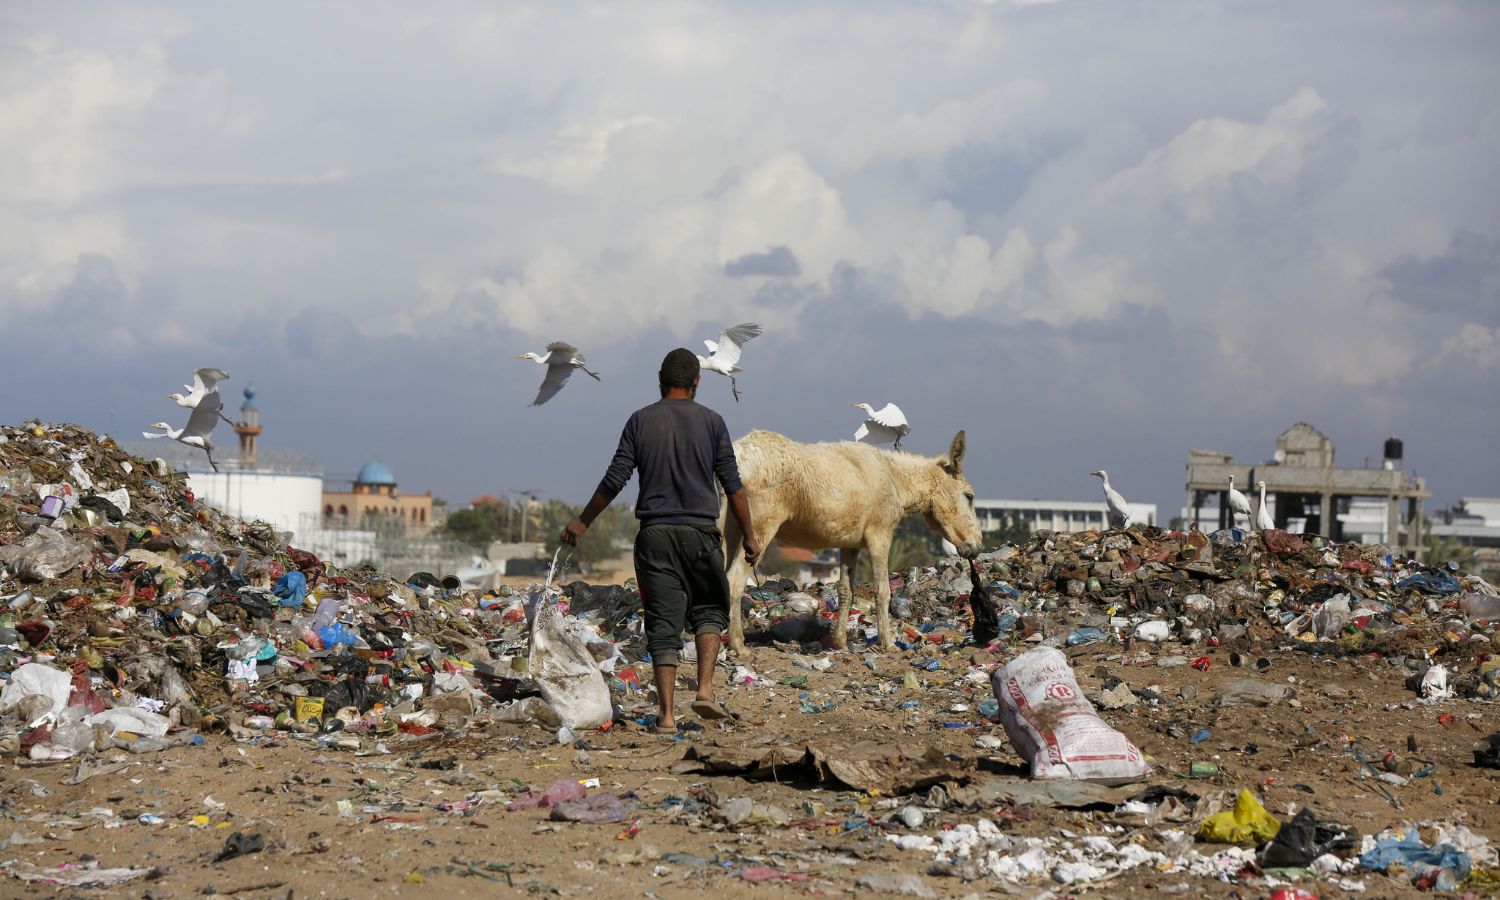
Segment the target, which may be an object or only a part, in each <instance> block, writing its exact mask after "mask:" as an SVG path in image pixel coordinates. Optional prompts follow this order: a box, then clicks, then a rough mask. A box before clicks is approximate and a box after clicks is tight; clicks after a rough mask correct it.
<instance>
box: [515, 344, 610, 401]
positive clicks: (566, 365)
mask: <svg viewBox="0 0 1500 900" xmlns="http://www.w3.org/2000/svg"><path fill="white" fill-rule="evenodd" d="M516 358H517V359H529V360H531V361H532V362H534V363H536V364H537V365H539V366H546V367H547V374H546V376H545V377H544V378H542V386H541V388H540V389H538V390H537V392H536V399H535V400H533V401H531V405H532V406H541V405H542V404H543V403H546V402H547V401H548V400H551V399H552V398H553V397H556V396H557V392H558V391H560V390H562V388H563V385H564V384H566V383H567V381H568V379H569V378H571V377H572V376H573V370H574V369H582V370H583V374H585V375H587V376H589V377H590V378H592V379H594V380H595V381H599V380H600V378H599V376H598V374H597V373H594V372H590V371H589V370H588V369H587V368H586V367H585V366H584V359H583V355H582V354H580V353H579V352H578V348H577V347H574V346H573V345H572V344H567V343H564V342H562V341H553V342H552V343H550V344H548V345H547V352H546V353H523V354H521V355H520V356H518V357H516Z"/></svg>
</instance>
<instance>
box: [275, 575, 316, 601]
mask: <svg viewBox="0 0 1500 900" xmlns="http://www.w3.org/2000/svg"><path fill="white" fill-rule="evenodd" d="M271 593H273V594H275V595H276V596H278V597H280V598H281V605H282V606H301V605H302V601H304V600H306V599H307V576H306V575H303V574H302V573H301V572H298V571H296V570H293V571H291V572H288V573H286V574H285V575H283V576H281V577H280V578H278V579H276V586H275V587H273V588H272V589H271Z"/></svg>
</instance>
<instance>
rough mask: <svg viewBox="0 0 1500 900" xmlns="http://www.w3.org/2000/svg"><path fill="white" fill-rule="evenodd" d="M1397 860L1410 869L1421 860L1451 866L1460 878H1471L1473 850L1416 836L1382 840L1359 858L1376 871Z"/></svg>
mask: <svg viewBox="0 0 1500 900" xmlns="http://www.w3.org/2000/svg"><path fill="white" fill-rule="evenodd" d="M1397 863H1399V864H1400V865H1403V866H1405V867H1407V868H1408V869H1409V868H1411V867H1412V866H1414V865H1417V864H1418V863H1422V864H1426V865H1430V866H1436V867H1438V868H1439V869H1449V870H1451V871H1452V872H1453V877H1454V879H1455V880H1456V881H1463V880H1464V879H1465V878H1468V877H1469V870H1470V868H1471V863H1470V862H1469V854H1467V853H1465V852H1464V851H1462V850H1459V849H1458V848H1457V847H1455V846H1453V845H1452V844H1438V845H1437V846H1436V847H1429V846H1427V845H1426V844H1424V843H1422V842H1421V841H1420V840H1417V839H1416V838H1414V837H1409V838H1406V839H1405V840H1389V841H1382V842H1380V843H1379V844H1376V845H1375V849H1374V850H1371V851H1370V852H1369V853H1366V854H1364V855H1363V856H1361V857H1360V858H1359V865H1360V868H1362V869H1369V870H1370V871H1372V872H1384V871H1385V870H1386V869H1389V868H1390V867H1391V866H1392V865H1395V864H1397Z"/></svg>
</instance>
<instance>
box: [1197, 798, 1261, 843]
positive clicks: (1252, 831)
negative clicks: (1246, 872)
mask: <svg viewBox="0 0 1500 900" xmlns="http://www.w3.org/2000/svg"><path fill="white" fill-rule="evenodd" d="M1280 830H1281V823H1280V822H1278V821H1277V820H1276V817H1275V816H1273V815H1271V814H1270V813H1268V812H1266V808H1265V807H1264V806H1261V804H1260V801H1259V800H1257V799H1255V795H1254V794H1252V793H1250V791H1249V790H1247V789H1244V788H1241V789H1240V795H1239V796H1238V797H1236V798H1235V801H1234V809H1228V810H1225V811H1224V812H1221V813H1214V814H1213V815H1211V816H1209V817H1208V818H1206V819H1204V820H1203V825H1202V826H1200V827H1199V828H1198V836H1199V837H1201V838H1203V839H1204V840H1205V841H1211V842H1212V843H1215V844H1250V843H1257V844H1258V843H1261V842H1262V841H1269V840H1270V839H1271V838H1273V837H1275V836H1276V832H1278V831H1280Z"/></svg>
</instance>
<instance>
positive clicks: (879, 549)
mask: <svg viewBox="0 0 1500 900" xmlns="http://www.w3.org/2000/svg"><path fill="white" fill-rule="evenodd" d="M865 540H866V547H867V549H868V550H869V551H870V569H871V571H872V572H873V573H874V576H875V628H876V630H877V631H878V632H879V633H880V649H881V650H894V649H896V644H895V641H893V640H892V639H891V536H890V535H889V534H884V535H869V536H867V537H866V539H865Z"/></svg>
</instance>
